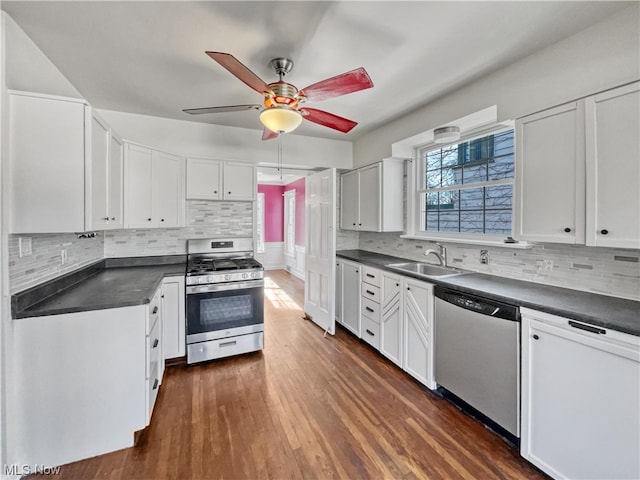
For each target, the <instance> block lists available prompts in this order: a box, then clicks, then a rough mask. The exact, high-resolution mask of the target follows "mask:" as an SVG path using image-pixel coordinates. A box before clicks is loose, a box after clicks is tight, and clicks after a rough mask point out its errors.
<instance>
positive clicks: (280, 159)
mask: <svg viewBox="0 0 640 480" xmlns="http://www.w3.org/2000/svg"><path fill="white" fill-rule="evenodd" d="M282 137H283V135H278V171H279V172H280V180H282Z"/></svg>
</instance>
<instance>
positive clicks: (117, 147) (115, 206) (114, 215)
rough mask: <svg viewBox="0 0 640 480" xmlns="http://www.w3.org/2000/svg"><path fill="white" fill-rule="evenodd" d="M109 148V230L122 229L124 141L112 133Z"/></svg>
mask: <svg viewBox="0 0 640 480" xmlns="http://www.w3.org/2000/svg"><path fill="white" fill-rule="evenodd" d="M110 142H111V145H110V147H109V195H108V197H109V208H108V210H107V212H108V214H109V228H111V229H113V228H122V227H123V226H124V223H123V218H122V213H123V212H122V196H123V195H122V191H123V155H124V148H123V145H122V140H120V138H119V137H118V136H117V135H115V134H114V133H113V132H111V137H110Z"/></svg>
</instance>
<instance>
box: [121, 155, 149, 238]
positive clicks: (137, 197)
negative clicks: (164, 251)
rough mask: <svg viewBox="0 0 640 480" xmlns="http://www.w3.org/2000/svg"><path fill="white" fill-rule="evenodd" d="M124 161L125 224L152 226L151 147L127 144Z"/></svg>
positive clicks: (130, 225) (135, 226)
mask: <svg viewBox="0 0 640 480" xmlns="http://www.w3.org/2000/svg"><path fill="white" fill-rule="evenodd" d="M124 161H125V174H124V187H125V189H124V208H125V224H126V226H127V227H128V228H151V227H152V226H153V223H152V220H153V219H152V217H151V164H152V162H151V149H150V148H145V147H139V146H137V145H129V144H127V145H126V149H125V157H124Z"/></svg>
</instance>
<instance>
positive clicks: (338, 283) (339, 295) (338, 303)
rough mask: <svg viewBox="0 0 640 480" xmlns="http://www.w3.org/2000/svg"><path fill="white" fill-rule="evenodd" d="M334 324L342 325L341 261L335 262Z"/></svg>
mask: <svg viewBox="0 0 640 480" xmlns="http://www.w3.org/2000/svg"><path fill="white" fill-rule="evenodd" d="M335 304H336V322H338V323H339V324H340V325H342V260H336V301H335Z"/></svg>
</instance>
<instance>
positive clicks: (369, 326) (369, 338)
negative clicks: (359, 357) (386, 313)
mask: <svg viewBox="0 0 640 480" xmlns="http://www.w3.org/2000/svg"><path fill="white" fill-rule="evenodd" d="M362 340H364V341H365V342H367V343H368V344H369V345H371V346H372V347H373V348H375V349H376V350H380V324H379V323H376V322H375V321H373V320H371V319H370V318H368V317H362Z"/></svg>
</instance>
